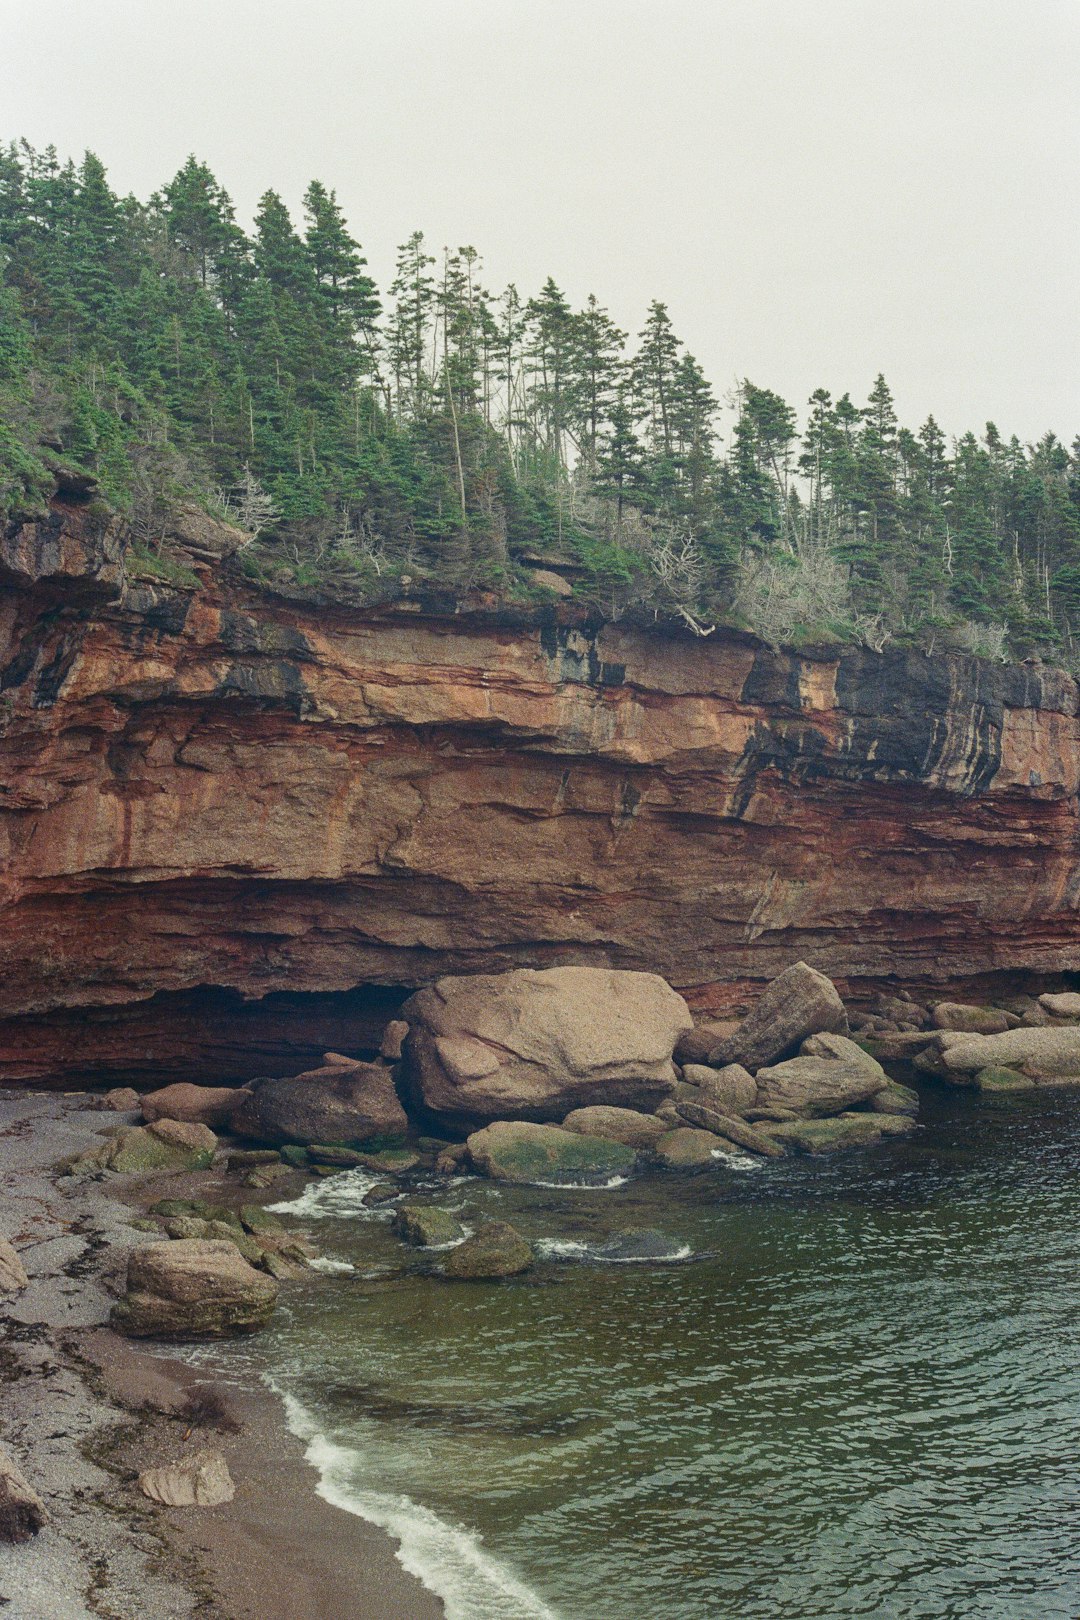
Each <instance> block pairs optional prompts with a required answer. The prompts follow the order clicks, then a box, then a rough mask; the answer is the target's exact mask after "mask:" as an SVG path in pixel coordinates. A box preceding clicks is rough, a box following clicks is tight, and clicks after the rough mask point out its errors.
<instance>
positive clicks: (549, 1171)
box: [468, 1120, 637, 1186]
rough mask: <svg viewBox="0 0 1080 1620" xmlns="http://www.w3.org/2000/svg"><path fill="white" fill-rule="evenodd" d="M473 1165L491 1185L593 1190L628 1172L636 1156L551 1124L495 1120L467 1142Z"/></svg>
mask: <svg viewBox="0 0 1080 1620" xmlns="http://www.w3.org/2000/svg"><path fill="white" fill-rule="evenodd" d="M468 1147H469V1157H470V1159H471V1160H472V1162H473V1165H474V1166H475V1168H476V1169H477V1170H479V1171H480V1172H481V1173H482V1174H483V1175H485V1176H491V1177H492V1178H493V1179H494V1180H495V1181H513V1182H520V1183H527V1182H547V1183H554V1184H556V1185H560V1186H596V1185H598V1184H601V1183H603V1182H606V1181H610V1180H611V1179H612V1177H613V1176H625V1175H628V1174H629V1172H630V1171H631V1170H632V1169H633V1168H634V1165H635V1163H636V1162H637V1154H636V1153H635V1152H634V1149H633V1148H631V1147H627V1146H626V1145H625V1144H624V1143H622V1142H612V1141H609V1140H606V1139H604V1138H601V1137H598V1136H581V1135H580V1134H579V1133H578V1132H577V1131H564V1130H561V1129H560V1128H559V1127H558V1126H557V1125H537V1124H533V1123H532V1122H531V1121H526V1120H498V1121H496V1123H495V1124H494V1125H486V1126H485V1127H484V1129H483V1130H481V1131H474V1132H473V1134H472V1135H471V1136H470V1137H469V1140H468Z"/></svg>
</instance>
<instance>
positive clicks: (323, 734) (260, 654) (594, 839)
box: [0, 512, 1080, 1107]
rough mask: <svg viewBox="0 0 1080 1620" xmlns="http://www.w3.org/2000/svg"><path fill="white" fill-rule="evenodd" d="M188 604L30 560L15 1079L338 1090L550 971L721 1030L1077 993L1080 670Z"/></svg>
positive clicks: (1, 789)
mask: <svg viewBox="0 0 1080 1620" xmlns="http://www.w3.org/2000/svg"><path fill="white" fill-rule="evenodd" d="M230 570H232V571H231V572H230ZM188 578H189V583H187V584H179V585H178V584H168V583H165V582H163V581H162V580H161V579H157V580H151V579H150V578H148V577H137V576H136V575H135V574H133V573H132V571H131V567H130V566H129V563H128V562H127V561H126V560H125V555H124V551H123V547H122V545H121V544H120V543H119V542H118V540H117V536H116V534H115V532H113V531H111V530H110V532H109V534H108V535H107V536H105V537H100V536H97V535H96V534H95V533H94V531H93V530H92V528H91V527H90V524H89V520H85V521H84V520H82V519H80V517H79V516H78V514H73V513H71V512H67V513H63V512H57V513H56V514H55V516H54V517H53V518H51V519H49V520H47V521H44V522H41V523H37V524H33V525H27V526H25V527H23V528H21V529H18V528H15V529H11V530H9V531H8V532H6V533H4V534H0V587H2V591H0V687H2V693H3V706H2V710H0V806H2V808H0V872H2V873H3V877H2V878H0V909H2V912H3V926H2V928H0V1081H5V1082H7V1081H17V1080H22V1079H39V1080H45V1081H47V1082H52V1083H60V1082H61V1081H62V1080H63V1081H65V1082H66V1083H68V1084H71V1083H73V1081H74V1079H75V1078H76V1077H79V1076H81V1077H83V1078H93V1077H96V1076H99V1075H105V1074H109V1073H112V1074H118V1073H120V1072H121V1071H124V1070H126V1071H127V1073H128V1074H129V1075H130V1077H131V1078H135V1079H137V1080H138V1081H139V1083H140V1085H142V1086H144V1087H145V1086H148V1085H150V1084H152V1085H154V1086H157V1087H160V1086H162V1085H164V1084H167V1083H168V1082H170V1081H173V1080H180V1079H198V1080H205V1081H215V1080H216V1081H219V1082H222V1081H224V1082H228V1081H239V1080H248V1079H251V1078H253V1077H255V1076H257V1075H259V1074H267V1073H275V1072H276V1073H284V1072H296V1071H298V1070H300V1069H303V1068H308V1069H310V1068H312V1067H314V1065H315V1063H316V1062H317V1061H318V1059H319V1057H320V1055H321V1053H322V1052H323V1051H324V1050H326V1049H338V1050H340V1049H344V1050H346V1051H350V1052H355V1051H359V1050H364V1049H365V1048H368V1049H370V1050H374V1049H375V1047H376V1045H377V1044H378V1038H379V1031H380V1030H381V1028H382V1026H383V1024H385V1022H386V1019H387V1018H388V1017H390V1016H392V1014H393V1012H394V1010H395V1009H396V1006H397V1005H399V1004H400V1002H401V1000H402V999H404V996H405V995H406V994H407V992H408V990H409V989H411V988H413V987H416V986H420V985H426V984H430V983H431V982H433V981H434V980H435V979H437V978H439V977H441V976H444V975H458V974H472V973H489V972H499V971H503V970H505V969H507V968H515V967H530V968H542V967H550V966H555V965H561V964H582V965H591V966H595V967H618V968H624V969H632V970H639V971H646V972H654V973H659V974H661V975H662V976H663V977H664V978H665V979H667V980H668V981H669V982H670V983H672V984H673V985H675V986H676V987H677V988H678V989H680V990H684V991H693V994H694V997H695V999H696V1004H697V1005H699V1006H701V1007H704V1008H706V1009H711V1010H713V1011H716V1012H719V1011H722V1010H725V1009H727V1008H731V1007H733V1006H738V1005H745V1004H746V1002H747V1001H748V1000H749V999H751V997H752V995H753V993H754V992H755V991H756V990H757V989H759V988H760V987H761V986H762V985H763V984H764V983H766V982H767V981H769V980H772V979H774V978H775V977H776V976H777V974H778V973H779V972H780V971H781V970H782V969H783V968H785V967H787V966H788V965H789V964H790V963H791V962H793V961H795V960H797V959H799V958H803V959H805V960H806V961H807V962H808V963H809V964H810V965H811V966H812V967H814V968H816V969H819V970H820V971H822V972H823V973H826V974H828V975H829V976H830V977H831V978H832V979H834V980H835V981H836V982H837V983H838V985H839V987H840V989H841V990H842V991H845V992H846V991H847V990H848V989H849V988H850V987H851V986H852V985H860V984H861V985H867V984H869V983H871V982H873V981H875V980H886V979H891V980H892V981H893V982H894V983H895V982H899V983H905V984H909V985H912V986H918V985H920V984H923V985H927V986H929V985H933V984H937V985H939V986H940V993H939V995H938V996H937V997H936V998H935V999H939V1000H940V999H942V998H943V997H944V996H945V995H950V996H951V997H952V999H955V1000H957V1001H970V1000H972V999H975V1000H978V999H980V997H979V996H978V995H977V994H972V992H974V991H976V990H977V989H978V984H977V981H979V980H981V979H986V978H988V977H989V976H991V975H995V974H996V975H1000V974H1004V973H1008V972H1016V971H1031V972H1035V973H1043V974H1059V973H1062V972H1066V971H1069V970H1072V969H1073V968H1074V967H1075V963H1076V944H1077V938H1078V917H1077V912H1078V907H1080V879H1078V876H1077V864H1076V856H1075V850H1076V822H1077V788H1078V782H1080V723H1078V717H1077V716H1078V695H1077V686H1076V683H1075V682H1074V681H1073V680H1072V679H1071V678H1070V677H1069V676H1067V675H1064V674H1062V673H1060V672H1058V671H1055V670H1052V669H1050V668H1045V667H1036V666H1019V667H1009V668H1003V667H995V666H991V665H988V664H985V663H979V662H978V661H976V660H970V659H962V658H951V657H950V658H939V657H934V658H928V657H926V656H925V655H924V654H922V653H921V652H915V651H908V650H902V649H892V648H887V649H886V650H885V652H884V653H873V652H870V651H867V650H865V649H858V648H852V649H848V650H846V651H844V652H842V653H840V654H837V653H835V652H831V653H825V652H821V653H807V654H801V655H796V654H793V653H785V652H775V651H772V650H770V649H768V648H765V647H762V646H761V645H759V644H757V643H756V642H755V641H754V640H753V638H751V637H749V636H746V635H741V634H736V633H732V632H725V631H723V630H719V631H717V633H716V634H715V635H712V636H709V637H705V638H697V637H693V636H691V635H689V634H688V633H685V632H674V631H671V632H663V631H661V630H659V629H651V630H650V629H639V628H635V627H633V626H630V625H626V624H615V625H604V626H599V625H597V624H596V623H595V622H593V621H592V620H591V619H589V618H587V617H586V615H585V613H584V611H583V610H582V609H581V608H580V607H579V606H578V605H577V604H575V603H573V602H566V603H557V604H552V605H551V606H550V607H546V608H544V609H543V610H540V611H537V612H531V611H530V612H529V613H523V614H519V615H518V616H517V617H516V618H515V617H513V616H512V615H511V614H510V613H509V612H508V611H506V610H502V609H497V608H495V607H494V606H488V607H485V606H484V605H483V604H480V603H477V604H476V605H475V606H474V608H473V609H472V610H471V611H467V612H464V613H460V614H454V615H445V616H442V617H440V616H438V615H437V614H435V613H426V612H423V611H419V610H414V605H413V604H409V603H405V604H402V605H399V607H398V608H397V609H394V610H390V609H387V610H384V611H383V612H381V613H374V612H370V613H360V612H358V611H349V610H347V609H346V608H344V607H342V606H336V605H334V604H327V603H325V602H321V603H318V604H313V605H310V606H307V605H304V604H303V603H297V602H288V601H284V600H281V599H278V598H275V597H273V596H270V595H268V594H260V593H258V592H257V591H255V590H254V589H253V588H252V587H250V586H249V585H247V584H246V583H245V582H244V580H243V577H242V575H241V574H240V573H239V570H238V569H236V567H235V565H234V564H229V563H221V564H216V563H200V565H199V576H198V583H196V576H195V575H193V574H192V575H189V576H188ZM965 988H967V989H968V991H969V993H968V994H967V995H965V994H964V993H963V992H964V990H965ZM376 993H377V994H378V995H379V996H381V997H382V998H383V1000H382V1001H381V1002H380V1005H379V1009H378V1013H379V1016H378V1017H373V1016H372V1015H371V1010H370V1000H369V998H370V997H371V996H372V995H375V994H376ZM733 1056H734V1057H735V1058H736V1060H737V1061H740V1062H741V1061H744V1059H743V1058H742V1057H740V1056H739V1054H738V1053H734V1054H733ZM567 1106H568V1107H569V1106H573V1104H572V1103H570V1104H568V1105H567Z"/></svg>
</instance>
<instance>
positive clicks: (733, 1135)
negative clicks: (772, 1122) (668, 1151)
mask: <svg viewBox="0 0 1080 1620" xmlns="http://www.w3.org/2000/svg"><path fill="white" fill-rule="evenodd" d="M675 1107H676V1108H677V1109H678V1111H679V1114H680V1116H681V1117H682V1118H683V1119H685V1120H686V1122H687V1124H689V1125H695V1126H697V1128H698V1129H699V1130H702V1131H712V1132H713V1134H714V1135H715V1136H722V1137H724V1138H725V1140H726V1142H727V1143H728V1144H731V1143H734V1144H735V1146H737V1147H741V1148H745V1149H746V1151H747V1152H748V1153H760V1154H763V1155H764V1157H765V1158H767V1159H779V1158H780V1157H781V1155H782V1153H783V1149H782V1148H778V1147H777V1145H776V1143H775V1142H773V1141H772V1140H771V1139H770V1138H769V1137H768V1136H764V1135H763V1134H762V1133H761V1131H755V1130H754V1127H753V1126H752V1125H748V1124H747V1123H746V1121H745V1120H744V1119H732V1117H731V1116H730V1115H729V1114H722V1113H721V1112H720V1110H719V1109H717V1108H711V1107H710V1106H709V1104H708V1103H699V1102H685V1101H683V1100H681V1099H680V1101H678V1102H677V1103H676V1104H675ZM721 1145H723V1144H719V1143H718V1144H717V1146H721Z"/></svg>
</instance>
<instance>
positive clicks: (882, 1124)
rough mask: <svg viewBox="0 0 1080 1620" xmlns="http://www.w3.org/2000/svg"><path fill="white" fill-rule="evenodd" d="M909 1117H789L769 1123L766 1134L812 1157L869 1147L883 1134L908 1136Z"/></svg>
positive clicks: (882, 1136)
mask: <svg viewBox="0 0 1080 1620" xmlns="http://www.w3.org/2000/svg"><path fill="white" fill-rule="evenodd" d="M915 1129H916V1124H915V1121H914V1120H913V1119H910V1118H908V1117H907V1116H906V1115H899V1114H837V1115H836V1116H835V1117H834V1118H832V1119H799V1120H791V1121H789V1122H788V1123H787V1124H785V1125H773V1126H771V1127H770V1128H769V1134H770V1135H771V1136H772V1137H774V1138H775V1140H776V1141H778V1142H782V1143H783V1144H784V1146H785V1147H789V1148H791V1149H792V1150H793V1151H794V1152H795V1153H806V1154H810V1155H812V1156H813V1157H817V1156H818V1155H820V1154H826V1153H841V1152H843V1151H844V1149H845V1148H857V1147H873V1146H874V1145H875V1144H876V1143H878V1142H881V1141H883V1140H884V1139H885V1138H886V1137H896V1136H909V1135H910V1134H911V1132H912V1131H914V1130H915Z"/></svg>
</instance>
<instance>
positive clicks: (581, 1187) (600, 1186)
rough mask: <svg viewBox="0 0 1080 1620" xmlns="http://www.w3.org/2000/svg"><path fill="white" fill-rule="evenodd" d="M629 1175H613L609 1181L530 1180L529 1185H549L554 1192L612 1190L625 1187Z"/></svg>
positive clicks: (527, 1184) (527, 1183)
mask: <svg viewBox="0 0 1080 1620" xmlns="http://www.w3.org/2000/svg"><path fill="white" fill-rule="evenodd" d="M629 1180H630V1177H629V1176H612V1177H611V1179H610V1180H609V1181H528V1182H526V1183H524V1185H525V1186H527V1187H549V1188H551V1189H552V1191H554V1192H610V1191H611V1189H612V1188H613V1187H625V1186H626V1183H627V1182H628V1181H629Z"/></svg>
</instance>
